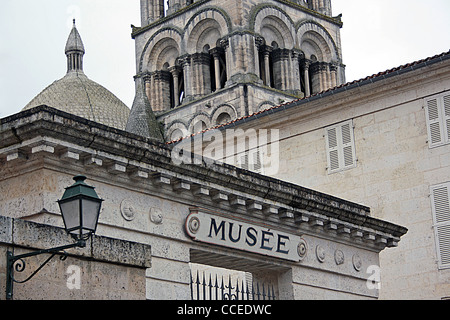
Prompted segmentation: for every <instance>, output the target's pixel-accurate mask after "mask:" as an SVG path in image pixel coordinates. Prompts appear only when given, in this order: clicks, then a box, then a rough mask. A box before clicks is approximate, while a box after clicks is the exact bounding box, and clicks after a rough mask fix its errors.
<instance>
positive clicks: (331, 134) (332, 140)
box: [327, 128, 340, 172]
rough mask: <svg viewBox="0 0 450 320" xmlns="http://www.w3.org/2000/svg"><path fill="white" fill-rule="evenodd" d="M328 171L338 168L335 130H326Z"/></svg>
mask: <svg viewBox="0 0 450 320" xmlns="http://www.w3.org/2000/svg"><path fill="white" fill-rule="evenodd" d="M327 151H328V170H329V171H330V172H331V171H336V170H338V169H339V167H340V162H339V148H338V140H337V128H330V129H328V130H327Z"/></svg>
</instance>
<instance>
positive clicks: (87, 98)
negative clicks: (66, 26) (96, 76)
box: [23, 20, 130, 130]
mask: <svg viewBox="0 0 450 320" xmlns="http://www.w3.org/2000/svg"><path fill="white" fill-rule="evenodd" d="M65 53H66V56H67V73H66V75H65V76H64V77H63V78H62V79H60V80H57V81H55V82H53V83H52V84H51V85H49V86H48V87H47V88H45V89H44V90H43V91H42V92H41V93H39V94H38V95H37V96H36V97H35V98H34V99H33V100H31V102H30V103H28V104H27V106H26V107H25V108H24V109H23V110H27V109H31V108H34V107H37V106H40V105H47V106H49V107H53V108H55V109H58V110H61V111H65V112H68V113H71V114H74V115H77V116H80V117H83V118H86V119H88V120H92V121H95V122H98V123H101V124H104V125H107V126H110V127H114V128H117V129H121V130H125V128H126V125H127V121H128V117H129V114H130V109H129V108H128V107H127V106H126V105H125V104H124V103H123V102H122V101H121V100H120V99H119V98H117V97H116V96H115V95H114V94H113V93H111V92H110V91H109V90H107V89H106V88H104V87H103V86H101V85H100V84H98V83H96V82H94V81H92V80H90V79H89V78H88V77H87V76H86V75H85V74H84V72H83V57H84V54H85V49H84V45H83V41H82V40H81V36H80V34H79V32H78V30H77V28H76V25H75V20H74V24H73V28H72V30H71V32H70V35H69V38H68V39H67V43H66V48H65Z"/></svg>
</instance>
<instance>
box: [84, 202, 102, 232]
mask: <svg viewBox="0 0 450 320" xmlns="http://www.w3.org/2000/svg"><path fill="white" fill-rule="evenodd" d="M82 203H83V204H82V206H83V233H85V232H86V231H85V230H84V229H88V230H90V231H95V229H96V228H97V221H98V215H99V211H100V205H101V203H100V202H99V201H93V200H89V199H83V201H82Z"/></svg>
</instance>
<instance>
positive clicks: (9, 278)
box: [6, 239, 86, 300]
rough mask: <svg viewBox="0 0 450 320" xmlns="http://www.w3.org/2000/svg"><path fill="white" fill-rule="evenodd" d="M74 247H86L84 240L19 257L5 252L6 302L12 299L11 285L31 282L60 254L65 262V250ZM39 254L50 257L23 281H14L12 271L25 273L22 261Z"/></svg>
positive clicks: (24, 265) (24, 264)
mask: <svg viewBox="0 0 450 320" xmlns="http://www.w3.org/2000/svg"><path fill="white" fill-rule="evenodd" d="M76 247H79V248H84V247H86V240H84V239H81V240H78V241H77V242H76V243H73V244H69V245H65V246H61V247H56V248H52V249H45V250H39V251H35V252H30V253H25V254H21V255H17V256H14V254H13V252H12V251H7V252H6V256H7V259H6V261H7V265H6V299H7V300H11V299H12V298H13V284H14V283H20V284H22V283H25V282H28V281H29V280H31V279H32V278H33V277H34V276H35V275H36V274H37V273H38V272H39V271H41V269H42V268H43V267H44V266H45V265H47V263H49V262H50V260H52V259H53V258H54V257H55V255H57V254H62V256H61V257H60V260H61V261H64V260H66V259H67V255H68V254H67V252H66V251H65V250H67V249H71V248H76ZM41 254H51V256H50V257H49V258H47V260H45V261H44V262H43V263H42V264H41V265H40V266H39V267H38V268H37V269H36V270H35V271H34V272H33V273H32V274H31V275H30V276H29V277H28V278H26V279H25V280H20V281H19V280H16V279H15V278H14V270H15V271H17V272H23V271H25V268H26V262H25V260H24V259H26V258H30V257H34V256H38V255H41Z"/></svg>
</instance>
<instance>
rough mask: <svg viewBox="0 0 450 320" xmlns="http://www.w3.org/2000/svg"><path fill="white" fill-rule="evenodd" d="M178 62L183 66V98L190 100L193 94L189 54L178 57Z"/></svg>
mask: <svg viewBox="0 0 450 320" xmlns="http://www.w3.org/2000/svg"><path fill="white" fill-rule="evenodd" d="M179 61H180V64H181V66H182V68H183V75H184V95H185V100H186V101H187V102H188V101H191V100H192V95H193V88H192V78H193V77H192V70H191V56H190V55H185V56H183V57H180V59H179Z"/></svg>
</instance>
